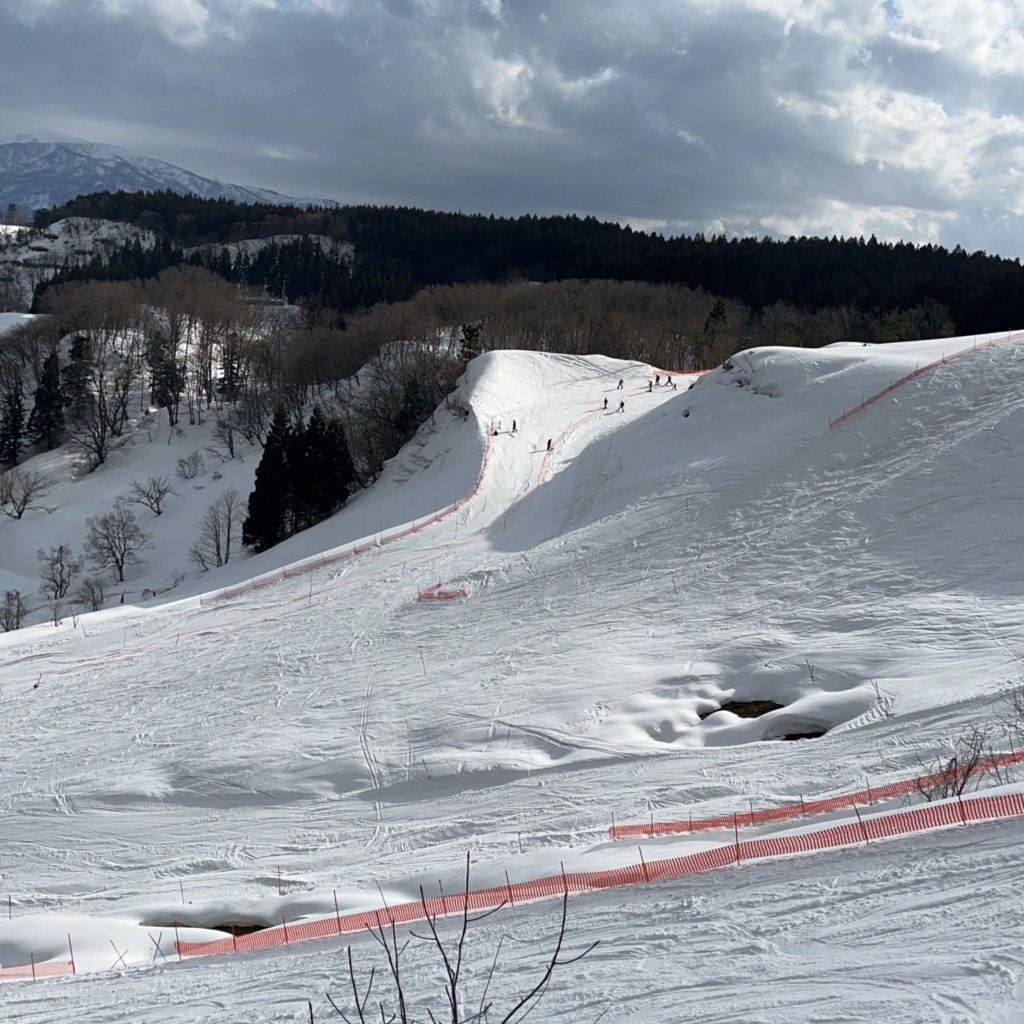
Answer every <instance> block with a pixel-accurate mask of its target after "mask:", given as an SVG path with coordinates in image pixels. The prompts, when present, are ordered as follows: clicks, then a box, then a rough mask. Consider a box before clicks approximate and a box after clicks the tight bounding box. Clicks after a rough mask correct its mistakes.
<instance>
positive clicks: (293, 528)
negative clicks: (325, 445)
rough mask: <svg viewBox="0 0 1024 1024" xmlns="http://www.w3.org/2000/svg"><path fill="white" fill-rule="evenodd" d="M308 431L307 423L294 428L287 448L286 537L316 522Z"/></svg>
mask: <svg viewBox="0 0 1024 1024" xmlns="http://www.w3.org/2000/svg"><path fill="white" fill-rule="evenodd" d="M307 445H308V431H307V429H306V425H305V423H303V422H302V420H301V419H299V422H298V423H296V424H295V426H294V427H292V430H291V433H290V434H289V436H288V441H287V444H286V446H285V461H286V463H287V466H288V482H289V485H290V486H289V497H290V499H291V503H290V507H289V515H288V519H287V522H286V523H285V535H286V536H289V537H290V536H291V535H292V534H293V533H298V532H299V530H305V529H306V527H307V526H312V525H313V523H314V522H315V518H314V515H313V507H312V502H311V500H310V498H311V494H312V480H311V475H312V474H311V467H310V465H309V450H308V447H307Z"/></svg>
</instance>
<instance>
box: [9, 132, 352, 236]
mask: <svg viewBox="0 0 1024 1024" xmlns="http://www.w3.org/2000/svg"><path fill="white" fill-rule="evenodd" d="M165 189H169V190H170V191H172V192H177V193H179V194H181V195H195V196H200V197H202V198H205V199H229V200H231V201H233V202H238V203H270V204H296V203H298V204H305V203H309V202H310V200H301V199H293V198H291V197H289V196H283V195H281V194H280V193H279V192H274V191H272V190H270V189H264V188H251V187H248V186H245V185H232V184H229V183H226V182H223V181H217V180H216V179H214V178H205V177H203V176H202V175H201V174H195V173H194V172H192V171H188V170H185V169H184V168H183V167H176V166H175V165H174V164H169V163H166V162H164V161H163V160H154V159H153V158H152V157H146V156H139V155H137V154H134V153H129V152H128V151H127V150H124V149H121V148H120V147H119V146H109V145H106V144H103V143H97V142H86V141H85V140H83V139H72V138H65V137H61V136H51V137H49V138H45V139H44V138H35V137H32V136H18V137H17V138H15V139H9V140H0V208H3V209H5V210H6V209H7V208H8V207H9V206H15V207H17V209H18V210H19V211H20V213H21V215H22V216H26V215H31V214H32V213H33V212H34V211H36V210H39V209H43V208H46V207H50V206H60V205H61V204H62V203H66V202H68V201H69V200H71V199H74V198H75V197H76V196H80V195H87V194H89V193H91V192H160V191H163V190H165ZM318 202H321V201H318ZM327 205H332V204H330V203H328V204H327Z"/></svg>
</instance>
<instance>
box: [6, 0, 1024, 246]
mask: <svg viewBox="0 0 1024 1024" xmlns="http://www.w3.org/2000/svg"><path fill="white" fill-rule="evenodd" d="M0 40H3V42H2V44H0V45H2V48H3V60H2V62H0V97H2V98H0V135H2V136H4V137H10V136H12V135H15V134H19V133H29V134H31V133H33V132H38V131H47V130H48V131H53V132H60V133H67V134H71V135H74V136H77V137H79V138H83V139H87V140H89V141H94V142H104V143H111V144H114V145H119V146H123V147H125V148H127V149H130V150H132V151H134V152H138V153H140V154H142V155H146V156H152V157H157V158H159V159H163V160H167V161H169V162H171V163H175V164H178V165H179V166H184V167H186V168H188V169H189V170H192V171H195V172H197V173H199V174H203V175H207V176H212V177H217V178H220V179H221V180H226V181H231V182H235V183H239V184H245V185H258V186H261V187H266V188H272V189H276V190H278V191H281V192H284V193H286V194H290V195H298V196H313V197H323V198H331V199H337V200H341V201H345V202H370V203H388V204H405V205H415V206H420V207H427V208H432V209H446V210H463V211H467V212H494V213H500V214H522V213H537V214H556V213H570V212H575V213H579V214H592V215H594V216H597V217H599V218H601V219H608V220H615V221H619V222H623V223H630V224H632V225H633V226H634V227H637V228H642V229H648V230H658V231H663V232H667V233H679V232H685V233H692V232H696V231H704V232H716V233H718V232H725V233H727V234H730V235H751V234H752V235H755V236H761V235H764V234H769V235H773V236H782V237H788V236H789V235H791V234H814V235H832V234H838V235H842V236H857V235H864V236H868V235H870V234H872V233H874V234H876V235H877V236H878V237H879V238H880V239H883V240H896V239H901V238H902V239H907V240H910V241H914V242H918V243H925V242H933V243H939V244H942V245H946V246H947V247H950V248H952V247H953V246H955V245H962V246H963V247H964V248H966V249H968V250H970V251H974V250H975V249H984V250H985V251H987V252H993V253H1000V254H1003V255H1007V256H1011V257H1014V256H1019V255H1024V242H1021V241H1020V238H1021V226H1022V225H1021V217H1022V211H1024V175H1022V173H1021V169H1020V164H1021V154H1022V148H1024V117H1022V115H1021V113H1020V112H1021V111H1022V110H1024V102H1022V101H1024V3H1022V0H955V2H954V0H881V2H878V0H876V2H868V0H615V2H609V0H557V2H552V0H358V2H356V0H3V2H2V3H0Z"/></svg>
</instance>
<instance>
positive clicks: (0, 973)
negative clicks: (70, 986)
mask: <svg viewBox="0 0 1024 1024" xmlns="http://www.w3.org/2000/svg"><path fill="white" fill-rule="evenodd" d="M74 973H75V962H74V960H47V961H46V962H45V963H41V964H37V963H35V962H34V961H33V962H32V963H29V964H23V965H21V966H18V967H0V981H38V980H39V979H40V978H60V977H63V976H64V975H66V974H74Z"/></svg>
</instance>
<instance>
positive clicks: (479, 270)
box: [37, 192, 1024, 334]
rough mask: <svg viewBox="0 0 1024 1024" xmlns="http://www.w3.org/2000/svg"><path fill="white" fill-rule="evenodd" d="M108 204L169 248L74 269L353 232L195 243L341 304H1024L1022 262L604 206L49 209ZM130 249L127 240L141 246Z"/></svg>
mask: <svg viewBox="0 0 1024 1024" xmlns="http://www.w3.org/2000/svg"><path fill="white" fill-rule="evenodd" d="M67 216H92V217H97V216H102V217H108V218H111V219H114V220H123V221H128V222H131V223H134V224H137V225H138V226H140V227H146V228H149V229H150V230H153V231H155V232H156V233H157V235H158V237H159V238H160V239H161V241H160V244H159V245H158V247H157V248H156V249H155V250H151V251H150V252H148V253H144V252H141V251H140V250H139V248H138V247H137V246H133V245H129V246H126V247H125V251H122V252H117V253H114V254H112V255H111V256H110V257H107V258H105V259H104V260H102V261H97V264H96V265H94V266H92V267H90V268H85V269H83V270H78V271H69V272H68V275H67V276H64V277H62V278H61V279H63V280H66V279H68V276H71V277H75V276H86V275H88V276H112V277H117V278H123V277H141V278H145V277H148V276H152V275H153V274H155V273H157V272H158V271H159V269H162V266H166V265H170V264H168V263H164V261H165V260H180V259H181V248H182V247H187V246H193V245H198V244H200V243H211V242H213V243H227V242H230V241H233V240H236V239H240V238H246V237H249V238H251V237H264V238H266V237H269V236H271V235H280V234H300V235H309V234H319V235H325V236H329V237H331V238H334V239H339V240H345V241H348V242H351V243H352V245H353V246H354V247H355V256H354V258H353V259H351V260H350V259H348V258H346V257H344V256H343V255H340V254H339V253H338V252H337V251H331V250H330V249H325V248H324V247H321V246H319V245H315V244H312V242H311V241H310V240H309V239H303V240H300V241H290V242H275V243H273V244H270V245H268V246H267V247H266V248H265V249H264V250H263V251H262V252H261V253H259V255H258V256H257V257H249V256H246V255H244V254H240V255H237V256H235V257H233V258H231V257H227V256H225V254H223V253H219V254H210V253H206V252H197V253H195V254H193V255H192V256H190V260H191V261H193V262H198V263H202V264H204V265H207V266H209V267H210V269H215V270H216V271H217V272H218V273H220V274H222V275H223V276H225V277H227V278H229V279H230V280H234V281H239V282H242V283H245V284H249V285H254V286H258V287H262V288H265V289H266V290H267V291H268V292H269V293H270V294H272V295H274V296H284V297H286V298H288V299H289V300H290V301H293V302H294V301H298V300H303V301H304V303H305V304H307V305H308V306H310V307H312V308H316V309H321V308H324V307H326V308H329V309H333V310H337V311H340V312H342V313H348V312H352V311H354V310H357V309H363V308H368V307H370V306H372V305H374V304H375V303H378V302H393V301H396V300H402V299H407V298H410V297H411V296H412V295H413V294H415V293H416V292H417V291H418V290H420V289H421V288H423V287H426V286H430V285H439V284H457V283H475V282H502V281H508V280H516V279H526V280H531V281H545V282H547V281H563V280H569V279H591V280H593V279H604V280H612V281H648V282H652V283H661V284H682V285H687V286H690V287H692V288H700V289H703V290H704V291H706V292H708V293H710V294H712V295H716V296H721V297H723V298H726V299H732V300H736V301H739V302H742V303H744V304H745V305H746V306H747V307H749V308H750V309H751V310H752V311H753V312H754V313H755V314H756V313H759V312H760V311H761V310H763V309H765V308H766V307H769V306H772V305H773V304H775V303H778V302H785V303H787V304H790V305H792V306H793V307H795V308H797V309H799V310H801V311H803V312H806V313H812V312H815V311H818V310H822V309H826V308H840V307H854V308H856V309H858V310H861V311H863V312H865V313H869V312H870V313H875V314H878V315H882V316H884V315H886V314H888V313H892V312H895V311H897V310H906V309H911V308H913V307H915V306H920V305H922V304H923V303H926V302H928V301H932V302H941V303H942V304H943V305H944V306H945V307H946V308H947V309H948V311H949V314H950V317H951V319H952V322H953V325H954V328H955V330H956V331H957V333H960V334H971V333H981V332H986V331H998V330H1008V329H1011V328H1013V327H1015V326H1019V322H1020V317H1021V311H1022V309H1024V267H1022V266H1021V264H1020V262H1019V260H1008V259H1003V258H1000V257H998V256H990V255H987V254H986V253H984V252H975V253H967V252H965V251H964V250H962V249H960V248H959V247H957V248H956V249H953V250H952V251H950V250H947V249H944V248H942V247H941V246H934V245H923V246H918V245H912V244H910V243H896V244H891V243H881V242H878V241H876V240H875V238H874V237H872V238H870V239H868V240H864V239H863V238H850V239H841V238H837V237H835V236H833V237H832V238H790V239H788V240H786V241H780V240H775V239H770V238H762V239H754V238H744V239H728V238H725V237H724V236H713V237H710V238H705V237H704V236H702V235H696V236H678V237H671V238H664V237H662V236H661V235H659V234H654V233H645V232H641V231H633V230H632V229H631V228H629V227H620V226H619V225H616V224H610V223H605V222H601V221H599V220H597V219H596V218H594V217H577V216H569V217H537V216H523V217H516V218H511V217H494V216H483V215H471V214H460V213H439V212H430V211H424V210H416V209H409V208H402V207H371V206H346V207H340V208H337V209H312V210H303V209H300V208H298V207H288V206H283V207H270V206H260V205H254V204H241V203H232V202H229V201H227V200H203V199H198V198H196V197H191V196H189V197H182V196H178V195H176V194H175V193H170V192H160V193H133V194H125V193H117V194H110V193H99V194H97V195H93V196H84V197H80V198H78V199H75V200H72V201H71V202H70V203H66V204H65V205H64V206H62V207H58V208H56V209H54V210H49V211H42V212H40V214H39V215H38V218H37V223H38V224H39V225H45V224H47V223H50V222H52V221H53V220H56V219H59V218H61V217H67ZM129 249H130V250H131V251H127V250H129Z"/></svg>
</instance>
